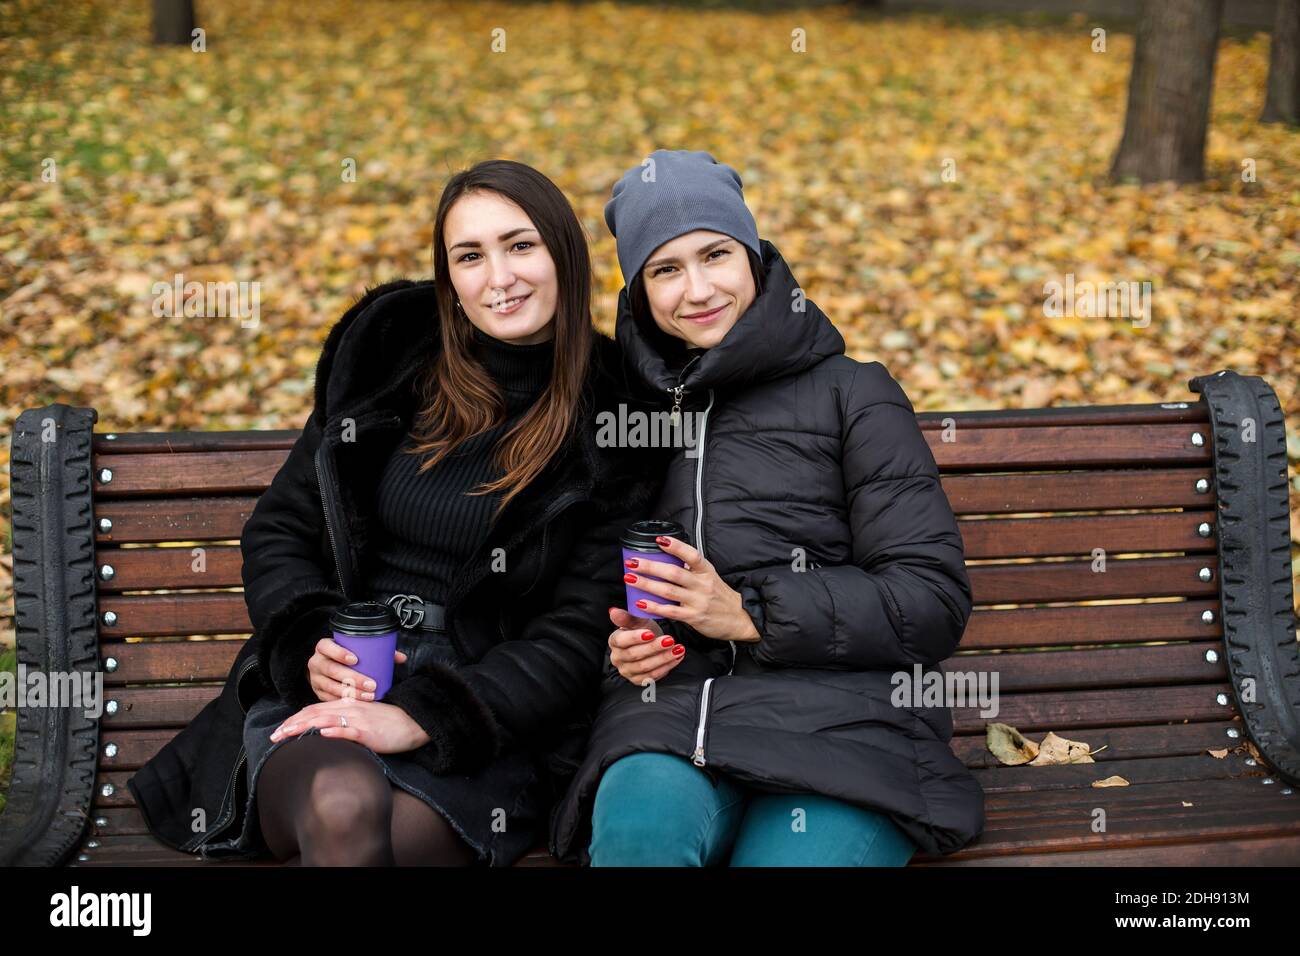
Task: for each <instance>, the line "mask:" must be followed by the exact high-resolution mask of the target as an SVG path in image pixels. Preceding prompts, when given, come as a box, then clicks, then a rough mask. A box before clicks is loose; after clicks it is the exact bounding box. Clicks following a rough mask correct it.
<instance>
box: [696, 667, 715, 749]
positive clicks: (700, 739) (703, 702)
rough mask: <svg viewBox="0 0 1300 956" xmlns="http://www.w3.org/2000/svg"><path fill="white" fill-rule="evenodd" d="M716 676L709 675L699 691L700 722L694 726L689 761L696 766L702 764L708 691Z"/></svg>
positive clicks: (706, 725) (707, 715)
mask: <svg viewBox="0 0 1300 956" xmlns="http://www.w3.org/2000/svg"><path fill="white" fill-rule="evenodd" d="M714 680H716V678H713V677H710V678H709V679H708V680H706V681H705V682H704V690H703V691H702V692H701V693H700V723H699V726H697V727H696V728H695V752H694V753H692V754H691V763H693V764H695V766H697V767H703V766H704V763H705V761H704V732H705V730H707V729H708V723H709V692H710V691H711V690H712V689H713V682H714Z"/></svg>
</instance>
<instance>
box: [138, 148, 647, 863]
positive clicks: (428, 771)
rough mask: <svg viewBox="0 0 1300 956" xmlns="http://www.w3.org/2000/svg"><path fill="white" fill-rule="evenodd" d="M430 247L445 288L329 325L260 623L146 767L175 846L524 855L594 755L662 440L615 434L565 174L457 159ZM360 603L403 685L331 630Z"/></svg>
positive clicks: (152, 803) (261, 539) (271, 541)
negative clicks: (627, 444) (609, 621)
mask: <svg viewBox="0 0 1300 956" xmlns="http://www.w3.org/2000/svg"><path fill="white" fill-rule="evenodd" d="M433 245H434V277H433V278H432V279H429V280H424V281H418V282H411V281H406V280H400V281H398V282H393V283H389V284H387V285H385V286H381V287H380V288H378V289H374V290H372V291H370V292H369V293H367V295H366V296H365V297H364V298H363V299H362V300H361V301H360V302H358V303H357V304H356V305H355V306H353V307H352V308H351V309H350V310H348V312H347V313H346V314H345V315H344V316H343V318H342V319H341V320H340V321H339V322H338V324H337V325H336V326H335V327H334V329H333V330H332V331H331V332H330V334H329V337H328V338H327V340H326V342H325V345H324V348H323V350H322V354H321V358H320V362H319V364H318V366H317V373H316V388H315V408H314V410H313V412H312V414H311V416H310V418H309V419H308V421H307V424H306V427H305V428H304V429H303V434H302V437H301V438H300V439H299V440H298V442H297V443H296V444H295V446H294V448H293V449H292V451H291V452H290V454H289V457H288V459H287V461H286V462H285V464H284V466H283V468H282V469H281V470H280V472H279V473H278V474H277V475H276V477H275V479H274V480H273V482H272V484H271V486H270V488H269V489H268V490H267V491H266V493H265V494H264V495H263V496H262V497H261V498H260V499H259V501H258V503H257V506H256V508H255V510H254V511H253V514H252V515H251V517H250V518H249V520H248V522H247V524H246V526H245V529H244V533H243V537H242V550H243V557H244V565H243V579H244V586H245V599H246V603H247V605H248V611H249V617H250V620H251V621H252V623H253V626H254V634H253V636H252V638H251V639H250V640H249V641H248V642H247V645H246V646H245V647H244V648H243V649H242V650H241V652H240V654H239V657H238V658H237V659H236V661H235V665H234V667H233V668H232V670H231V675H230V678H229V680H228V681H227V686H226V689H225V692H224V693H223V694H222V695H221V697H220V698H218V700H216V701H214V702H213V703H212V704H210V705H209V706H208V707H207V708H205V710H204V712H203V713H201V714H200V715H199V716H198V718H196V719H195V721H194V722H193V723H191V724H190V726H189V728H188V729H187V730H185V731H183V732H182V733H181V734H180V735H178V737H177V738H176V739H175V740H173V741H172V742H171V743H169V744H168V746H167V747H165V748H164V749H163V750H162V751H161V752H160V753H159V754H158V756H157V757H155V758H154V759H153V760H152V761H150V763H149V764H147V765H146V766H145V767H144V768H143V769H142V770H141V771H140V772H139V773H137V774H136V775H135V777H133V778H132V780H131V781H130V786H131V789H132V792H133V793H134V794H135V795H136V799H137V801H138V802H139V805H140V807H141V809H142V810H143V812H144V814H145V817H146V820H147V821H148V822H149V825H150V828H151V829H152V830H153V831H154V833H155V834H156V835H158V836H159V837H160V838H161V839H163V840H165V841H166V842H168V843H170V844H172V845H173V846H177V847H178V848H179V849H183V850H187V851H189V852H197V853H201V854H202V855H203V856H205V857H222V856H230V855H237V856H254V855H258V854H261V853H265V852H270V853H271V854H273V855H274V856H275V857H276V858H278V859H280V860H283V861H286V862H289V863H300V864H303V865H311V864H354V865H357V864H359V865H393V864H397V865H406V864H421V863H423V864H430V863H432V864H448V865H468V864H473V863H488V864H492V865H508V864H510V863H513V862H514V861H515V860H517V859H518V858H519V857H520V856H522V855H523V853H525V852H526V851H527V850H528V849H529V848H530V847H531V846H533V845H535V844H536V842H538V840H540V839H542V838H543V837H544V835H545V825H546V821H547V819H548V816H549V808H550V805H551V803H552V802H553V800H554V799H555V798H556V797H557V796H558V794H560V793H562V792H563V788H564V786H565V784H566V782H567V778H568V776H569V775H570V774H571V773H572V771H573V769H574V768H575V767H576V766H577V763H578V761H579V760H580V758H581V753H582V748H583V746H584V744H585V740H586V732H587V728H588V726H589V723H590V719H591V715H592V710H593V707H594V704H595V702H596V696H597V695H596V690H597V688H598V686H599V675H600V668H601V662H602V659H603V655H604V649H605V644H604V639H605V633H604V629H603V628H602V627H601V626H600V621H601V619H602V618H604V617H605V616H606V615H607V613H608V608H609V606H610V605H611V604H616V603H619V601H620V596H621V591H622V582H621V581H620V575H621V571H622V569H621V566H620V564H619V550H618V545H617V538H618V536H619V533H620V532H621V531H622V530H623V528H624V527H625V526H626V525H627V524H628V523H630V522H631V521H634V520H636V519H637V518H639V517H642V516H643V512H644V511H645V510H646V509H647V507H648V505H649V503H650V502H651V501H652V500H653V496H654V493H655V491H656V488H657V480H656V475H657V473H658V469H657V468H656V467H655V459H653V458H652V457H651V456H653V455H654V454H655V453H654V452H645V453H642V455H641V456H638V453H636V452H633V451H630V450H621V449H615V448H604V447H597V444H596V441H595V437H596V434H597V430H596V428H595V427H593V421H594V416H595V415H596V414H597V413H598V412H599V411H601V410H604V409H610V408H612V407H614V406H616V405H617V404H619V403H620V402H626V401H627V399H626V398H625V397H624V396H622V395H620V394H619V392H618V389H617V387H616V384H615V383H616V381H617V380H618V378H619V376H618V375H617V374H614V373H615V372H616V370H617V364H618V360H617V351H616V349H615V346H614V343H613V342H612V340H610V339H609V338H608V337H606V336H603V335H600V334H599V333H597V332H596V331H595V330H594V329H593V327H592V324H591V316H590V286H591V268H590V260H589V256H588V252H587V245H586V239H585V236H584V235H583V232H582V229H581V226H580V225H579V223H578V220H577V217H576V216H575V215H574V213H573V210H572V207H571V206H570V205H569V203H568V201H567V200H566V199H565V197H564V195H563V193H561V192H560V190H559V189H558V188H556V186H555V185H554V184H553V183H551V181H550V180H548V179H547V178H546V177H545V176H543V175H542V174H541V173H539V172H537V171H536V170H534V169H532V168H530V167H528V166H525V165H523V164H520V163H514V162H509V161H504V160H498V161H489V162H484V163H480V164H478V165H477V166H475V167H473V168H472V169H470V170H467V171H465V172H462V173H459V174H457V175H455V176H453V177H452V178H451V180H450V181H449V182H448V184H447V186H446V188H445V190H444V192H443V194H442V197H441V200H440V202H439V205H438V212H437V218H436V221H435V224H434V237H433ZM363 601H373V602H377V603H383V604H387V605H390V606H391V607H392V608H393V609H394V610H395V611H397V612H398V615H399V619H400V622H401V630H400V631H399V634H398V642H397V653H396V656H395V667H394V677H393V686H392V689H391V690H389V691H388V693H387V694H386V695H385V696H384V697H383V699H382V700H375V699H374V697H375V693H374V690H375V688H374V682H373V681H371V680H370V679H369V678H368V677H366V676H365V675H364V674H362V673H360V672H359V671H357V670H353V669H352V667H351V666H350V665H352V664H354V663H356V658H355V657H354V656H352V655H351V652H350V651H348V650H347V649H346V648H344V647H342V646H341V645H340V644H338V643H336V642H335V641H333V640H332V639H331V636H330V633H331V627H330V621H331V617H332V615H333V614H334V612H335V611H336V610H337V609H339V608H340V607H341V606H343V605H345V604H349V603H353V602H363ZM381 610H382V609H381ZM199 809H201V810H203V811H204V812H203V814H202V815H201V816H200V815H196V814H195V811H196V810H199ZM196 820H198V821H200V823H199V824H196V822H195V821H196ZM200 824H201V825H200Z"/></svg>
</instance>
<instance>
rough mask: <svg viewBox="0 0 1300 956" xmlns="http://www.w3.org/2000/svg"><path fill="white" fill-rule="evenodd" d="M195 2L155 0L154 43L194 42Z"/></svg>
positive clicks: (188, 0)
mask: <svg viewBox="0 0 1300 956" xmlns="http://www.w3.org/2000/svg"><path fill="white" fill-rule="evenodd" d="M193 32H194V0H153V42H154V43H184V44H185V45H186V46H189V45H190V43H192V42H193V40H194V37H193V35H192V34H193Z"/></svg>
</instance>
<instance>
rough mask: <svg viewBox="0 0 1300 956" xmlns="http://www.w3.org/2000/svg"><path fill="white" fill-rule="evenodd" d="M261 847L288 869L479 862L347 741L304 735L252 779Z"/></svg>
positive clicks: (445, 825)
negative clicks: (263, 845) (255, 786)
mask: <svg viewBox="0 0 1300 956" xmlns="http://www.w3.org/2000/svg"><path fill="white" fill-rule="evenodd" d="M256 803H257V818H258V822H259V823H260V824H261V827H262V836H263V838H264V839H265V840H266V845H267V846H268V847H270V849H271V852H272V853H274V854H275V857H276V859H278V860H281V861H282V862H284V864H285V865H286V866H469V865H470V864H472V863H473V862H474V861H475V860H476V859H477V854H476V853H475V852H474V850H473V848H472V847H470V846H469V845H468V844H467V843H465V842H464V841H463V840H462V839H461V838H460V836H459V835H458V834H457V833H456V831H455V830H453V829H452V827H451V825H450V824H449V823H448V822H447V821H446V820H445V819H444V818H443V817H442V815H441V814H440V813H438V812H437V811H436V810H434V809H433V808H432V807H430V806H429V805H428V804H427V803H425V802H424V801H423V800H421V799H419V798H418V797H414V796H412V795H411V794H409V793H407V792H406V791H405V790H403V789H402V788H401V787H398V786H396V785H393V784H390V783H389V782H388V778H387V777H386V776H385V775H384V771H383V770H382V769H381V768H380V767H379V765H378V764H376V763H375V760H374V758H373V757H372V756H370V754H368V753H367V752H366V748H365V747H363V746H362V745H361V744H359V743H357V742H355V741H352V740H340V739H337V738H329V737H322V736H321V735H320V734H308V735H307V736H305V737H299V738H296V739H294V740H290V741H289V742H288V743H287V744H286V745H285V746H283V747H280V748H279V749H277V750H276V751H275V753H273V754H272V755H271V756H270V758H269V759H268V760H267V761H266V764H265V766H263V767H262V772H261V774H260V775H259V777H258V780H257V801H256Z"/></svg>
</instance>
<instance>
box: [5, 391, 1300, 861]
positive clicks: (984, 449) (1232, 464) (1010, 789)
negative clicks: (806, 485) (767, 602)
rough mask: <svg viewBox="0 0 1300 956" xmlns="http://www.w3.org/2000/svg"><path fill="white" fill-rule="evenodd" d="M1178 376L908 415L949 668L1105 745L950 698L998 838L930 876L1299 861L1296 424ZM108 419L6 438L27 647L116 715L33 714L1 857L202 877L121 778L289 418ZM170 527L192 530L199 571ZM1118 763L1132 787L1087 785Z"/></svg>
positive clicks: (234, 583) (275, 465)
mask: <svg viewBox="0 0 1300 956" xmlns="http://www.w3.org/2000/svg"><path fill="white" fill-rule="evenodd" d="M1189 384H1190V387H1191V389H1192V390H1193V391H1194V392H1196V393H1197V394H1198V395H1199V399H1198V400H1194V401H1189V402H1184V401H1178V402H1172V403H1163V404H1150V405H1119V406H1097V407H1087V406H1085V407H1070V408H1050V409H1031V410H1024V411H980V412H953V413H947V412H926V413H922V414H919V415H918V419H919V421H920V424H921V427H922V428H923V429H924V432H925V435H926V436H927V438H928V439H929V441H930V443H931V448H932V449H933V451H934V454H935V458H936V459H937V461H938V462H939V465H940V468H941V471H942V474H943V484H944V488H945V490H946V492H947V494H948V496H949V498H950V499H951V501H952V504H953V508H954V510H955V511H956V512H957V513H958V515H959V518H960V520H961V529H962V535H963V538H964V541H965V546H966V555H967V558H968V561H969V570H970V577H971V582H972V586H973V589H974V597H975V602H976V610H975V612H974V614H973V617H972V619H971V623H970V626H969V628H968V630H967V632H966V636H965V638H964V640H963V642H962V649H961V650H960V651H959V653H958V655H957V656H956V657H954V658H952V659H951V660H950V661H949V662H948V663H947V664H946V665H945V667H946V669H948V670H950V671H951V670H963V671H967V672H991V671H996V672H997V675H998V678H999V692H1000V713H999V714H998V715H997V717H996V718H994V719H995V720H997V721H999V722H1004V723H1008V724H1011V725H1013V726H1015V727H1017V728H1018V729H1019V730H1020V731H1021V732H1022V733H1024V734H1026V735H1027V736H1029V737H1030V738H1032V739H1035V740H1039V739H1041V738H1042V737H1043V735H1045V734H1046V733H1047V732H1048V731H1055V732H1056V733H1058V734H1059V735H1062V736H1065V737H1068V738H1071V739H1075V740H1082V741H1085V742H1086V743H1088V744H1089V745H1091V747H1092V748H1093V749H1094V750H1097V749H1099V748H1103V747H1104V748H1105V749H1102V750H1101V751H1100V753H1098V754H1097V755H1096V763H1093V764H1074V765H1068V766H1048V767H1032V766H1015V767H1006V766H1001V765H1000V764H999V763H998V761H997V760H996V759H995V758H994V757H993V756H992V754H991V753H990V752H989V751H988V749H987V747H986V742H985V725H986V722H987V721H986V719H985V718H984V717H981V716H980V715H979V712H978V710H979V708H978V706H976V705H972V706H969V707H954V709H953V716H954V721H955V725H956V733H955V736H954V738H953V748H954V750H955V752H956V753H957V755H958V756H959V757H960V758H961V759H962V760H963V761H965V763H966V764H967V765H968V766H969V767H971V768H972V770H973V772H974V773H975V775H976V776H977V777H978V778H979V780H980V781H981V784H982V786H983V787H984V790H985V793H986V795H987V805H986V806H987V827H986V829H985V831H984V834H983V835H982V837H981V838H980V839H979V840H978V841H977V842H976V843H975V844H973V845H972V846H970V847H968V848H967V849H965V850H963V851H961V852H960V853H957V854H954V855H951V856H948V857H942V858H938V859H935V858H930V857H926V856H918V857H916V858H915V859H914V861H913V865H916V866H935V865H942V866H964V865H1007V864H1013V865H1014V864H1023V863H1026V862H1032V863H1034V864H1036V865H1043V864H1053V865H1056V864H1079V863H1084V864H1105V865H1127V864H1198V865H1199V864H1288V863H1289V864H1295V863H1297V862H1300V795H1297V794H1296V793H1295V790H1294V789H1293V784H1295V783H1296V782H1297V781H1300V755H1298V754H1297V745H1298V744H1300V731H1298V730H1297V721H1298V719H1300V658H1298V656H1297V645H1296V640H1295V637H1296V635H1295V609H1294V606H1293V603H1292V589H1291V567H1290V552H1289V534H1288V500H1287V480H1286V454H1285V435H1284V423H1283V417H1282V414H1281V411H1280V409H1279V406H1278V401H1277V397H1276V395H1275V394H1274V392H1273V390H1272V389H1271V388H1270V387H1269V386H1268V385H1267V383H1265V382H1264V381H1263V380H1262V379H1259V378H1254V377H1242V376H1238V375H1237V374H1236V373H1233V372H1219V373H1217V374H1216V375H1211V376H1202V377H1200V378H1196V379H1193V380H1192V381H1191V382H1190V383H1189ZM95 421H96V413H95V411H94V410H93V409H88V408H70V407H68V406H65V405H52V406H49V407H47V408H42V409H34V410H29V411H26V412H24V413H23V414H22V415H21V416H20V417H19V419H18V422H17V427H16V429H15V432H14V437H13V455H12V462H13V464H12V472H13V474H12V478H13V485H12V487H13V528H14V578H15V582H14V589H15V603H16V615H17V631H18V659H19V661H20V663H23V664H26V665H27V668H28V669H29V670H31V669H38V670H44V671H60V670H68V669H94V668H96V667H101V668H102V669H103V671H104V672H105V673H104V680H105V696H106V698H107V704H106V709H105V713H104V715H103V716H102V718H100V719H99V720H97V721H96V720H93V719H87V718H86V717H84V716H83V715H82V712H81V711H80V710H78V709H71V708H64V709H55V708H36V709H33V708H27V709H21V710H20V711H19V715H18V725H17V727H18V729H17V735H18V736H17V747H16V760H15V766H14V772H13V781H12V785H11V789H10V793H9V805H8V810H7V811H6V812H5V813H4V814H3V815H2V816H0V863H3V864H13V863H19V864H23V863H26V864H44V865H53V864H60V863H71V864H73V865H77V866H95V865H122V864H128V865H129V864H160V863H177V864H190V865H204V863H205V861H202V860H200V859H198V858H197V857H193V856H190V855H187V854H183V853H178V852H175V851H172V850H170V849H168V848H166V847H164V846H163V845H161V844H159V843H157V842H156V841H155V840H154V839H153V838H152V837H151V836H150V835H149V833H148V831H147V829H146V827H145V825H144V821H143V820H142V818H141V816H140V814H139V812H138V810H137V809H136V807H135V806H134V804H133V802H132V799H131V795H130V792H129V790H128V789H127V787H126V786H125V784H126V780H127V779H128V778H129V777H130V775H131V773H132V772H133V771H134V770H135V769H136V768H138V767H140V766H141V764H142V763H143V762H144V761H145V760H147V759H148V758H149V757H150V756H151V755H152V754H153V753H155V752H156V751H157V750H158V748H159V747H161V746H162V745H163V744H164V743H165V742H166V741H167V740H168V739H170V738H171V737H172V736H173V735H174V734H176V733H177V732H178V731H179V730H180V729H181V728H182V727H184V726H185V724H186V722H187V721H189V720H190V719H191V718H193V717H194V715H195V714H196V713H197V712H198V711H199V709H200V708H201V707H202V706H203V705H204V704H205V703H207V702H208V701H209V700H211V699H212V698H213V697H214V696H216V694H217V693H218V690H219V688H220V686H221V684H222V682H223V681H224V679H225V677H226V675H227V671H228V669H229V667H230V665H231V662H232V661H233V659H234V657H235V653H236V651H237V650H238V648H239V642H240V641H241V640H243V639H244V638H245V637H246V636H247V634H248V632H249V630H250V625H249V621H248V617H247V614H246V611H245V607H244V601H243V597H242V594H241V592H240V583H241V580H240V551H239V547H238V538H239V535H240V531H241V529H242V527H243V525H244V522H245V520H246V519H247V518H248V516H249V514H250V513H251V511H252V509H253V505H254V503H255V501H256V500H257V496H258V495H259V494H260V493H261V492H262V491H263V490H264V489H265V488H266V487H267V486H268V484H269V483H270V481H271V479H272V477H273V476H274V475H275V473H276V471H277V470H278V469H279V467H280V464H281V462H282V461H283V460H284V458H285V456H286V454H287V451H288V449H289V447H290V446H291V444H292V443H293V441H294V439H295V438H296V437H297V432H294V431H263V432H254V431H246V432H214V433H198V432H188V433H170V434H167V433H138V434H121V433H119V434H95V433H93V431H92V430H93V426H94V423H95ZM50 422H52V423H53V428H54V429H55V432H51V431H50V430H49V429H50V425H49V423H50ZM1251 422H1253V426H1252V425H1251V424H1250V423H1251ZM1252 429H1253V431H1252ZM1248 432H1250V434H1248ZM52 434H57V440H56V441H49V440H45V441H43V440H42V437H43V435H45V436H50V435H52ZM1252 439H1253V440H1252ZM169 542H198V543H199V545H198V546H199V547H202V548H203V549H204V553H203V558H204V560H205V562H206V565H205V569H204V570H203V571H202V573H196V572H195V570H194V567H195V560H196V552H194V551H193V550H192V548H193V546H190V545H187V546H181V547H174V546H173V547H165V546H164V545H166V544H167V543H169ZM1098 549H1102V550H1100V551H1099V550H1098ZM1103 553H1104V557H1105V565H1104V567H1105V570H1104V572H1102V571H1100V570H1099V564H1098V560H1097V559H1098V556H1100V555H1102V554H1103ZM1119 602H1124V603H1119ZM196 635H202V636H204V638H201V639H195V636H196ZM1216 750H1217V751H1220V754H1219V755H1217V756H1216V755H1214V754H1213V753H1212V751H1216ZM1224 750H1226V753H1222V751H1224ZM1111 775H1119V776H1121V777H1123V778H1124V779H1125V780H1127V781H1128V786H1122V787H1108V788H1104V789H1099V788H1093V787H1092V786H1091V784H1092V782H1093V781H1095V780H1099V779H1101V778H1103V777H1109V776H1111ZM1097 808H1100V809H1102V810H1104V811H1105V827H1104V830H1103V829H1101V828H1100V827H1098V828H1096V829H1094V820H1097V819H1099V815H1098V814H1097V813H1096V812H1095V811H1096V809H1097ZM553 862H554V861H553V860H552V859H551V858H550V857H549V855H548V854H547V853H546V851H545V849H544V848H542V847H539V848H538V849H537V850H536V851H535V852H534V853H533V854H531V855H529V856H528V857H526V858H525V859H524V861H522V863H523V864H532V865H537V864H546V863H553ZM207 865H224V864H207Z"/></svg>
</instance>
